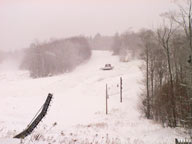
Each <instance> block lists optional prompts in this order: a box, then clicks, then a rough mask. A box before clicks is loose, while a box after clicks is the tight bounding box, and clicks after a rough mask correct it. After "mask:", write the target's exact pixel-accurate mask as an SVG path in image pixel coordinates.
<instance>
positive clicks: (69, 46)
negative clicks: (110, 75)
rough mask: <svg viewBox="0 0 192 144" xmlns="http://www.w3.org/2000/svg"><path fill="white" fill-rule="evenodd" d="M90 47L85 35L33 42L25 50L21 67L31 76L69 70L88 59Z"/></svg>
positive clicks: (43, 75) (50, 74) (54, 73)
mask: <svg viewBox="0 0 192 144" xmlns="http://www.w3.org/2000/svg"><path fill="white" fill-rule="evenodd" d="M90 56H91V48H90V46H89V43H88V41H87V39H86V38H85V37H82V36H79V37H72V38H67V39H60V40H53V41H50V42H44V43H38V42H36V43H33V44H31V45H30V48H28V49H26V50H25V56H24V58H23V60H22V63H21V69H25V70H29V72H30V75H31V77H33V78H37V77H46V76H52V75H57V74H61V73H64V72H69V71H71V70H73V69H74V68H75V67H76V66H77V65H79V64H81V63H83V62H84V61H86V60H88V59H89V58H90Z"/></svg>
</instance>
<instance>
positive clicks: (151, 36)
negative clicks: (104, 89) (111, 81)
mask: <svg viewBox="0 0 192 144" xmlns="http://www.w3.org/2000/svg"><path fill="white" fill-rule="evenodd" d="M191 16H192V0H188V1H186V5H179V10H178V11H175V12H168V13H164V14H163V18H164V19H165V21H164V23H163V24H162V25H161V26H160V27H159V28H157V29H156V30H142V31H140V32H139V35H140V38H141V40H142V43H143V44H142V49H143V53H142V55H141V58H142V59H143V61H144V63H145V64H144V66H143V68H142V69H143V74H144V77H145V80H144V85H145V90H144V92H143V94H142V105H141V109H142V112H143V113H144V114H145V116H146V117H147V118H148V119H153V120H155V121H158V122H160V123H162V125H163V126H169V127H184V128H186V129H188V130H190V129H191V128H192V24H191V22H192V18H191Z"/></svg>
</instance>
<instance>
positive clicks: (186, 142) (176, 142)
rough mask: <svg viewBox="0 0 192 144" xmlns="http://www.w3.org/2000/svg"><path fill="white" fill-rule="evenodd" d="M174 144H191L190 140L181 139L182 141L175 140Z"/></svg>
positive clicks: (191, 140)
mask: <svg viewBox="0 0 192 144" xmlns="http://www.w3.org/2000/svg"><path fill="white" fill-rule="evenodd" d="M175 144H192V139H183V140H178V139H175Z"/></svg>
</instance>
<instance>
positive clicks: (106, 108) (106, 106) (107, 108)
mask: <svg viewBox="0 0 192 144" xmlns="http://www.w3.org/2000/svg"><path fill="white" fill-rule="evenodd" d="M107 114H108V88H107V84H106V115H107Z"/></svg>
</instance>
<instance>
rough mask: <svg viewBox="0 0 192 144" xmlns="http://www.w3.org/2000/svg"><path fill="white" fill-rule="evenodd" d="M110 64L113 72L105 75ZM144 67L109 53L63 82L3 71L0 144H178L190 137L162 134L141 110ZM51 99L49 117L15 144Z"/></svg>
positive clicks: (0, 75)
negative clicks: (176, 141) (175, 142)
mask: <svg viewBox="0 0 192 144" xmlns="http://www.w3.org/2000/svg"><path fill="white" fill-rule="evenodd" d="M107 63H110V64H111V65H112V66H114V69H113V70H111V71H103V70H100V68H101V67H103V66H104V65H105V64H107ZM141 63H142V61H140V60H133V61H130V62H127V63H121V62H119V58H118V57H117V56H112V55H111V53H110V52H106V51H93V53H92V57H91V59H90V60H89V61H88V62H86V63H84V64H82V65H81V66H79V67H77V68H76V69H75V70H74V71H73V72H70V73H65V74H62V75H59V76H54V77H48V78H39V79H31V78H30V77H29V74H28V72H26V71H18V70H14V71H10V69H9V70H6V71H5V70H1V72H0V88H1V90H0V144H20V143H24V144H34V143H35V144H49V143H50V144H174V139H175V138H184V137H185V135H184V134H183V133H182V132H181V131H180V130H179V129H171V128H163V127H162V126H161V125H159V124H157V123H154V122H153V121H150V120H146V119H145V118H143V117H141V113H140V112H139V110H138V103H139V95H140V93H141V89H142V82H141V81H142V78H143V76H142V73H141V70H140V69H139V67H140V66H141ZM0 68H1V67H0ZM120 77H122V78H123V103H120V96H119V81H120ZM106 84H107V85H108V93H109V99H108V105H109V107H108V109H109V114H108V115H106V114H105V90H106V89H105V86H106ZM48 93H53V96H54V99H53V100H52V103H51V107H50V109H49V111H48V114H47V116H46V117H45V118H44V119H43V121H42V122H41V123H40V124H39V125H38V127H37V128H36V129H35V130H34V132H33V133H32V134H31V135H30V136H28V137H27V138H26V139H24V140H22V141H21V140H18V139H13V138H12V137H13V136H15V135H16V134H18V133H20V132H21V131H22V130H23V129H25V128H26V127H27V125H28V124H29V123H30V121H31V120H32V118H33V117H34V116H35V114H36V112H37V111H38V110H39V108H40V107H41V106H42V104H43V103H44V101H45V99H46V97H47V95H48Z"/></svg>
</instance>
